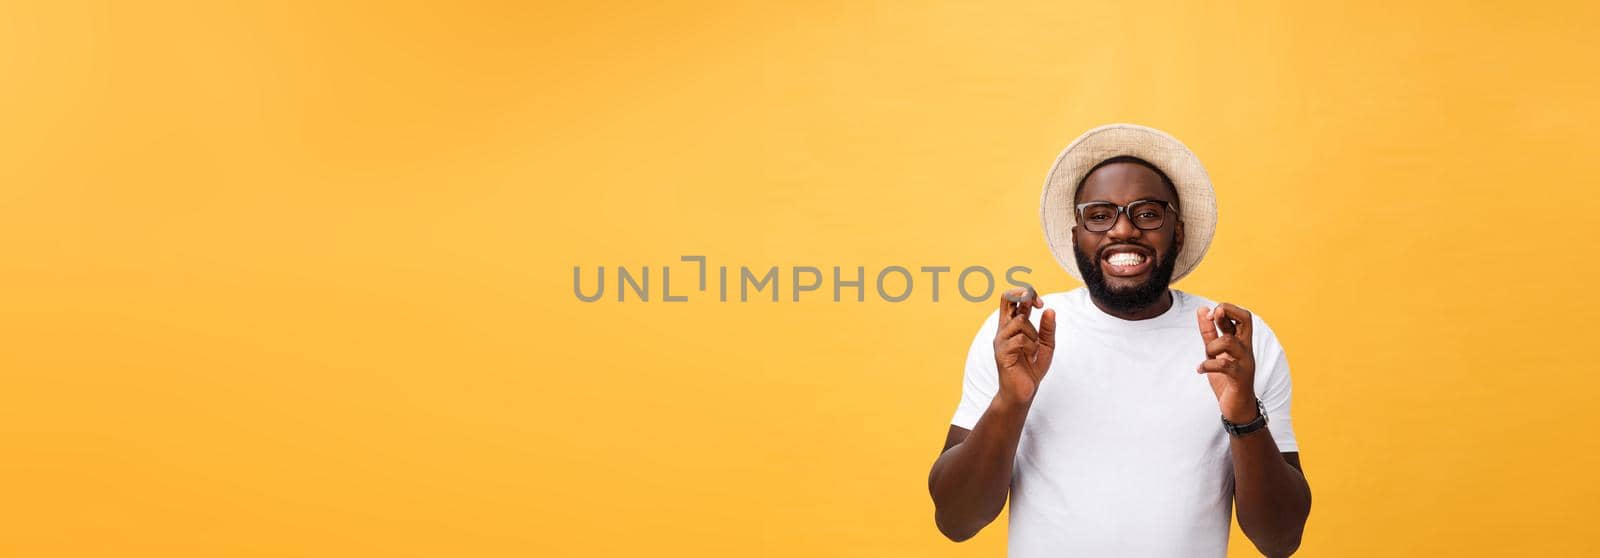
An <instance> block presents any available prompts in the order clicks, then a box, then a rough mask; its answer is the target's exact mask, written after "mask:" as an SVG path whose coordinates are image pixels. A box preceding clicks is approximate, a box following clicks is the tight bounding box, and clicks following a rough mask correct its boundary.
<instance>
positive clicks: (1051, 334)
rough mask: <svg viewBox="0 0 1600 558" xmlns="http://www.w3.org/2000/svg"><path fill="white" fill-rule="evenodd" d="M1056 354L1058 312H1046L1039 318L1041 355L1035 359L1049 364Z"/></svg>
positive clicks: (1053, 310) (1052, 310) (1051, 310)
mask: <svg viewBox="0 0 1600 558" xmlns="http://www.w3.org/2000/svg"><path fill="white" fill-rule="evenodd" d="M1055 354H1056V311H1055V309H1050V310H1045V311H1044V315H1042V316H1040V317H1039V353H1038V355H1037V356H1035V357H1034V358H1035V359H1036V360H1038V361H1039V362H1042V363H1045V364H1049V363H1050V359H1051V358H1053V357H1054V356H1055Z"/></svg>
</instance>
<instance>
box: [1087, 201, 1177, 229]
mask: <svg viewBox="0 0 1600 558" xmlns="http://www.w3.org/2000/svg"><path fill="white" fill-rule="evenodd" d="M1077 207H1078V222H1079V223H1083V228H1085V229H1088V230H1089V232H1106V231H1109V230H1111V227H1115V226H1117V218H1118V217H1121V216H1122V215H1123V214H1126V215H1127V216H1128V220H1129V221H1131V222H1132V223H1133V226H1135V227H1138V228H1139V230H1142V231H1153V230H1156V229H1159V228H1161V227H1162V225H1165V224H1166V223H1167V214H1168V213H1171V214H1173V215H1177V214H1178V208H1177V207H1174V206H1173V205H1172V202H1164V201H1160V200H1139V201H1136V202H1133V203H1130V204H1128V205H1126V206H1121V205H1117V204H1114V203H1111V202H1104V201H1092V202H1088V203H1080V204H1078V206H1077Z"/></svg>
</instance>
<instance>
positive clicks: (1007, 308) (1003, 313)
mask: <svg viewBox="0 0 1600 558" xmlns="http://www.w3.org/2000/svg"><path fill="white" fill-rule="evenodd" d="M1017 291H1018V289H1012V290H1009V291H1006V292H1005V294H1003V295H1000V325H1002V326H1003V325H1006V322H1009V321H1011V315H1012V314H1014V313H1015V309H1016V307H1017V304H1016V303H1015V302H1012V301H1011V299H1012V298H1013V293H1016V292H1017Z"/></svg>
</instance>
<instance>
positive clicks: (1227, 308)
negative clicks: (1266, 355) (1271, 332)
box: [1217, 302, 1255, 347]
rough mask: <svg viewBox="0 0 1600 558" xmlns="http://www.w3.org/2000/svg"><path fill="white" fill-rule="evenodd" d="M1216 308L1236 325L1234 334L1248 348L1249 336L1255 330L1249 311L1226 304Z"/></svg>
mask: <svg viewBox="0 0 1600 558" xmlns="http://www.w3.org/2000/svg"><path fill="white" fill-rule="evenodd" d="M1217 308H1219V309H1221V311H1222V313H1223V315H1225V316H1227V317H1228V319H1230V320H1233V322H1234V323H1236V324H1238V326H1237V331H1236V332H1235V334H1236V335H1238V337H1239V339H1241V340H1243V341H1244V344H1245V346H1247V347H1248V346H1249V345H1250V334H1251V333H1252V332H1253V331H1254V330H1255V328H1254V324H1253V323H1252V322H1253V319H1252V318H1253V316H1251V315H1250V311H1249V310H1245V309H1243V308H1240V307H1238V306H1235V305H1233V304H1229V303H1226V302H1224V303H1222V304H1219V305H1217Z"/></svg>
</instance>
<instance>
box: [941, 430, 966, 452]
mask: <svg viewBox="0 0 1600 558" xmlns="http://www.w3.org/2000/svg"><path fill="white" fill-rule="evenodd" d="M969 434H972V431H971V430H967V429H965V428H962V427H959V426H956V425H954V424H952V425H950V432H948V433H946V434H945V435H944V449H942V450H939V454H940V455H944V452H947V451H950V448H953V447H956V444H959V443H961V442H962V441H964V440H966V439H967V435H969Z"/></svg>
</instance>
